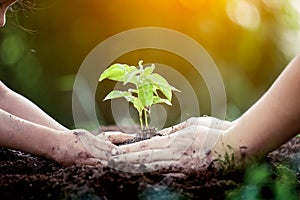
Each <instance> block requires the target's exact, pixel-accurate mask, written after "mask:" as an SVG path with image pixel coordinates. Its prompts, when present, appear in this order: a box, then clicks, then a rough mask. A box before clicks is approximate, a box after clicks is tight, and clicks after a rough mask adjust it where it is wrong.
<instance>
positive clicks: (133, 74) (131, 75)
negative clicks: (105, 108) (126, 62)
mask: <svg viewBox="0 0 300 200" xmlns="http://www.w3.org/2000/svg"><path fill="white" fill-rule="evenodd" d="M139 73H140V70H139V69H137V68H136V67H134V66H130V67H129V68H128V69H127V71H126V74H125V76H124V77H123V81H124V85H126V84H127V83H133V84H136V82H137V74H139Z"/></svg>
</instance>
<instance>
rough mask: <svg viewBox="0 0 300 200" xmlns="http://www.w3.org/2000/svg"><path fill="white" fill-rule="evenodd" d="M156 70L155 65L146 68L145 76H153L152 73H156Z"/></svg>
mask: <svg viewBox="0 0 300 200" xmlns="http://www.w3.org/2000/svg"><path fill="white" fill-rule="evenodd" d="M154 69H155V65H154V64H152V65H151V66H150V67H146V68H145V69H144V76H148V75H150V74H152V72H153V71H154Z"/></svg>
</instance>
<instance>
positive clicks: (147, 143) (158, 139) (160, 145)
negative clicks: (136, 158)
mask: <svg viewBox="0 0 300 200" xmlns="http://www.w3.org/2000/svg"><path fill="white" fill-rule="evenodd" d="M174 138H175V136H173V135H166V136H155V137H153V138H151V139H149V140H143V141H140V142H136V143H132V144H126V145H122V146H119V150H120V151H121V152H123V153H133V152H140V151H143V150H150V149H151V150H155V149H164V148H167V147H169V146H170V145H171V143H172V142H173V140H174Z"/></svg>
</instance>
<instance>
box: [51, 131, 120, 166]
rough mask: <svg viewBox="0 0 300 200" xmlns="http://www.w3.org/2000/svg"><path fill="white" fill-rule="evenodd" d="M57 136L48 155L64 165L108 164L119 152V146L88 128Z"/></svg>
mask: <svg viewBox="0 0 300 200" xmlns="http://www.w3.org/2000/svg"><path fill="white" fill-rule="evenodd" d="M56 138H57V140H56V141H53V145H52V149H51V153H50V154H51V155H49V156H48V157H50V158H51V159H52V160H55V161H56V162H58V163H60V164H63V165H71V164H88V165H96V164H102V165H106V164H107V160H108V159H109V158H110V157H111V156H112V154H113V153H114V154H115V155H116V154H118V152H119V151H118V148H117V146H115V145H113V144H112V143H111V142H109V141H105V140H101V139H99V138H97V137H96V136H94V135H93V134H91V133H90V132H88V131H86V130H71V131H67V132H61V134H58V135H57V137H56Z"/></svg>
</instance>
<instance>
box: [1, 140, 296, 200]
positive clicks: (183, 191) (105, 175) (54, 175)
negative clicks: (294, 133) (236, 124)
mask: <svg viewBox="0 0 300 200" xmlns="http://www.w3.org/2000/svg"><path fill="white" fill-rule="evenodd" d="M299 152H300V137H295V138H293V139H291V140H290V141H289V142H287V143H286V144H284V145H282V146H281V147H280V148H278V149H277V150H275V151H274V152H272V153H270V154H269V155H268V156H267V157H266V158H265V160H264V161H262V162H264V163H266V164H267V165H268V166H269V167H270V168H271V169H272V168H276V167H277V166H286V167H287V168H288V169H289V170H291V171H292V172H294V173H292V177H289V179H290V178H291V179H294V180H295V181H294V182H293V183H296V184H295V188H296V193H299V191H300V187H299V185H300V184H299V183H300V182H299V180H300V178H299V176H298V174H299V171H300V154H298V153H299ZM244 174H245V170H239V171H234V172H231V173H229V174H226V175H224V174H221V173H220V172H217V171H215V170H214V169H213V168H207V169H205V170H203V171H188V172H187V171H182V172H180V171H178V172H169V171H167V170H164V171H154V172H147V173H141V174H131V173H125V172H120V171H117V170H114V169H111V168H109V167H104V168H102V167H100V166H70V167H63V166H60V165H59V164H57V163H54V162H52V161H49V160H46V159H44V158H41V157H37V156H34V155H30V154H27V153H23V152H20V151H16V150H11V149H7V148H0V199H55V200H57V199H75V200H81V199H95V200H98V199H120V198H123V199H175V200H176V199H224V198H225V197H226V196H228V194H230V191H234V190H237V189H238V188H241V187H243V184H244V183H245V181H244ZM277 176H278V174H277V173H276V170H274V173H273V174H272V176H271V177H272V178H274V180H275V179H276V177H277ZM269 181H270V180H269ZM288 181H289V180H288ZM260 190H261V191H260V192H262V193H264V194H260V195H261V196H263V197H265V198H266V199H273V197H274V195H275V194H273V193H272V190H271V189H270V188H268V187H262V188H260ZM264 195H265V196H264Z"/></svg>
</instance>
